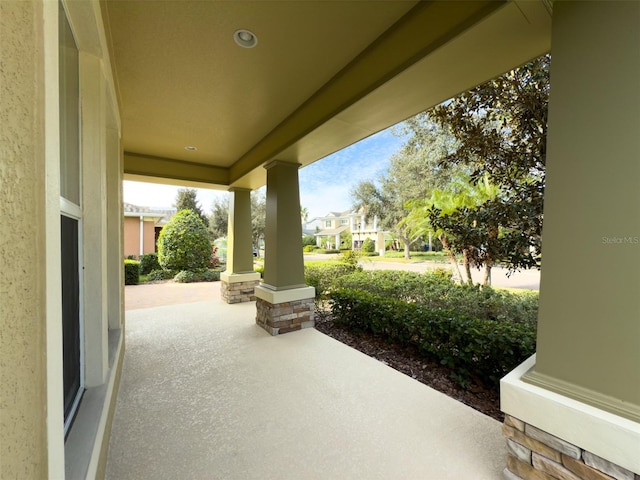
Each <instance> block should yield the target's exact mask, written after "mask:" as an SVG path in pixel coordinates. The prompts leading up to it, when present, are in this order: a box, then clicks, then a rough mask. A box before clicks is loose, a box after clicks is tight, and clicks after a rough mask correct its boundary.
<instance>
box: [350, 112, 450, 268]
mask: <svg viewBox="0 0 640 480" xmlns="http://www.w3.org/2000/svg"><path fill="white" fill-rule="evenodd" d="M409 122H412V123H411V124H410V123H409ZM418 130H419V131H420V132H422V134H421V136H420V137H419V138H418V136H417V135H416V131H418ZM396 134H398V135H402V136H405V135H409V137H408V140H407V141H406V143H405V144H404V145H403V147H402V149H401V150H400V151H399V152H397V153H396V154H394V155H393V156H392V157H391V161H390V165H389V168H388V171H387V172H386V173H385V174H383V175H382V176H381V177H380V178H379V179H378V181H377V182H373V181H364V182H360V183H359V184H358V185H356V187H355V188H354V189H353V190H352V191H351V198H352V201H353V208H355V209H356V210H360V209H363V210H364V212H365V215H367V216H377V217H378V220H379V224H380V226H381V227H382V228H384V229H385V230H390V231H392V232H394V234H395V235H396V236H397V237H398V238H399V239H400V240H401V241H402V242H403V244H404V250H405V257H406V258H409V256H410V253H409V252H410V247H411V246H412V245H413V244H414V243H415V242H416V241H418V240H419V239H420V238H421V237H422V233H419V234H417V235H416V234H415V233H416V232H417V229H413V228H411V227H410V226H408V225H407V224H406V223H405V222H404V220H405V218H406V217H407V215H408V214H409V212H410V207H408V206H407V202H409V201H411V200H414V199H418V198H425V197H428V196H429V195H430V194H431V191H432V190H433V189H435V188H440V187H443V186H444V185H445V184H446V182H447V179H448V177H449V175H451V173H452V171H453V170H454V169H459V167H457V166H452V167H450V166H448V165H446V164H441V160H442V158H444V157H445V156H446V155H447V154H448V153H449V152H450V151H451V149H452V148H453V144H454V139H453V137H452V136H451V135H449V134H448V133H447V132H446V130H444V129H442V128H440V127H439V126H438V125H436V124H435V123H434V122H432V121H430V120H429V118H428V117H427V116H422V117H415V118H414V119H411V120H409V121H408V122H407V123H406V125H405V126H404V127H403V128H401V129H398V130H396Z"/></svg>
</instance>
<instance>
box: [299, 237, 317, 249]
mask: <svg viewBox="0 0 640 480" xmlns="http://www.w3.org/2000/svg"><path fill="white" fill-rule="evenodd" d="M302 246H303V247H315V246H316V237H314V236H313V235H305V236H304V237H302Z"/></svg>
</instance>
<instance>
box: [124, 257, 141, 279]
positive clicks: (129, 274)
mask: <svg viewBox="0 0 640 480" xmlns="http://www.w3.org/2000/svg"><path fill="white" fill-rule="evenodd" d="M138 283H140V262H139V261H137V260H131V259H126V260H125V261H124V284H125V285H138Z"/></svg>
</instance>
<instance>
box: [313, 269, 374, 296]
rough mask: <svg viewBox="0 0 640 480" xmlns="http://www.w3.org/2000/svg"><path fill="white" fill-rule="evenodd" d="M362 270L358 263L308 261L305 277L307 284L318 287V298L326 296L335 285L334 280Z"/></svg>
mask: <svg viewBox="0 0 640 480" xmlns="http://www.w3.org/2000/svg"><path fill="white" fill-rule="evenodd" d="M359 271H362V267H360V266H359V265H357V264H351V263H344V262H325V261H322V262H317V263H307V264H305V266H304V279H305V281H306V283H307V285H311V286H312V287H315V289H316V298H317V299H320V298H321V297H323V296H325V295H326V293H327V292H328V291H329V289H330V288H331V287H332V286H333V282H334V281H335V280H336V279H337V278H340V277H343V276H344V275H348V274H350V273H354V272H359Z"/></svg>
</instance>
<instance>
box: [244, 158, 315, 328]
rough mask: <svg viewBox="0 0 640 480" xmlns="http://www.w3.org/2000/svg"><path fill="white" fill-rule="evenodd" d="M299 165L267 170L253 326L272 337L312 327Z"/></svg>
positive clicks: (270, 166)
mask: <svg viewBox="0 0 640 480" xmlns="http://www.w3.org/2000/svg"><path fill="white" fill-rule="evenodd" d="M298 167H299V165H298V164H295V163H288V162H281V161H277V160H276V161H273V162H271V163H269V164H267V165H266V166H265V168H266V169H267V211H266V227H265V268H264V283H263V284H262V285H260V286H258V287H256V308H257V317H256V323H258V325H260V326H261V327H262V328H264V329H265V330H267V331H268V332H269V333H271V334H272V335H277V334H279V333H286V332H290V331H294V330H300V329H301V328H307V327H312V326H313V300H314V297H315V289H314V288H313V287H308V286H307V285H306V283H305V280H304V260H303V254H302V225H301V223H300V191H299V185H298Z"/></svg>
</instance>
